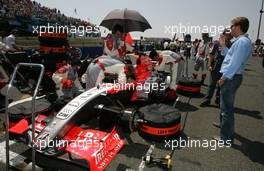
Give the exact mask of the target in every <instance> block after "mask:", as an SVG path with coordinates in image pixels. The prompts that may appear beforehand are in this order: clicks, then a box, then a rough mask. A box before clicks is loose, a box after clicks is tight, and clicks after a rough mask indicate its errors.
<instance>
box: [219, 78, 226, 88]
mask: <svg viewBox="0 0 264 171" xmlns="http://www.w3.org/2000/svg"><path fill="white" fill-rule="evenodd" d="M224 83H225V80H224V79H223V78H220V80H218V84H219V86H220V87H221V86H223V85H224Z"/></svg>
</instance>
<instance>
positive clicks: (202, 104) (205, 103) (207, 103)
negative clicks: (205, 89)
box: [200, 99, 211, 107]
mask: <svg viewBox="0 0 264 171" xmlns="http://www.w3.org/2000/svg"><path fill="white" fill-rule="evenodd" d="M210 103H211V102H210V100H208V99H206V100H204V101H203V102H202V103H201V104H200V107H206V106H209V105H210Z"/></svg>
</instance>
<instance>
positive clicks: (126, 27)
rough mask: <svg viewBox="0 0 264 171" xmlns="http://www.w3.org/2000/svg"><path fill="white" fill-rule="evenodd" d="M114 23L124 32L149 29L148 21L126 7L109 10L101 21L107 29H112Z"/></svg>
mask: <svg viewBox="0 0 264 171" xmlns="http://www.w3.org/2000/svg"><path fill="white" fill-rule="evenodd" d="M116 25H120V26H122V27H123V31H124V32H125V33H127V32H131V31H142V32H144V31H145V30H147V29H151V26H150V24H149V23H148V21H147V20H146V19H145V17H143V16H142V15H141V14H140V13H139V12H137V11H135V10H128V9H126V8H125V9H116V10H113V11H111V12H110V13H109V14H108V15H107V16H106V17H105V18H104V20H103V21H102V22H101V24H100V26H104V27H106V28H108V29H109V30H113V28H114V27H115V26H116Z"/></svg>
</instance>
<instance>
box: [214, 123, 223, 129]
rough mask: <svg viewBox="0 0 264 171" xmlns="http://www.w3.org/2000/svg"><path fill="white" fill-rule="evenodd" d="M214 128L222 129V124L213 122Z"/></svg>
mask: <svg viewBox="0 0 264 171" xmlns="http://www.w3.org/2000/svg"><path fill="white" fill-rule="evenodd" d="M213 126H215V127H216V128H220V127H221V126H220V123H217V122H213Z"/></svg>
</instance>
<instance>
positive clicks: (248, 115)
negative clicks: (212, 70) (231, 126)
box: [0, 57, 264, 171]
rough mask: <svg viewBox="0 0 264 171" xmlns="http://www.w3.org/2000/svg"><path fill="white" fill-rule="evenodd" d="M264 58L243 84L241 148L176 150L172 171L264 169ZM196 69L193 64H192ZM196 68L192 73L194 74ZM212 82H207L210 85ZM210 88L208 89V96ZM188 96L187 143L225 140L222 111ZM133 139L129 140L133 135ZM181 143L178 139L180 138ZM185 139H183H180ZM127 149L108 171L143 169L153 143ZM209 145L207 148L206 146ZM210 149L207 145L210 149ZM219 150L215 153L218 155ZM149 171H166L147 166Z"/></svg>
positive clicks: (249, 68)
mask: <svg viewBox="0 0 264 171" xmlns="http://www.w3.org/2000/svg"><path fill="white" fill-rule="evenodd" d="M261 63H262V59H261V58H258V57H252V58H251V59H250V60H249V62H248V64H247V65H246V71H245V73H244V78H243V83H242V85H241V87H240V88H239V90H238V92H237V95H236V101H235V142H234V143H235V144H234V145H233V146H232V147H231V148H228V147H221V148H220V147H217V148H216V149H215V146H214V145H212V146H209V147H203V146H200V147H182V148H180V147H179V148H176V150H175V152H174V155H173V168H172V170H264V88H263V85H264V68H262V66H261ZM190 66H192V62H190ZM191 68H192V67H190V72H189V73H191V72H192V69H191ZM207 83H208V79H207V80H206V84H207ZM206 91H207V87H206V86H203V87H202V93H203V94H205V93H206ZM187 101H188V99H187V98H185V97H182V98H181V102H180V103H178V104H177V107H178V108H179V110H180V111H181V113H182V128H183V127H184V129H183V133H182V136H181V137H182V139H189V140H200V142H205V141H208V142H210V140H211V139H212V136H214V135H219V129H218V128H216V127H214V126H212V122H214V121H218V120H219V109H218V108H217V106H216V105H215V104H214V99H213V100H212V105H211V106H210V107H205V108H202V107H200V106H199V104H200V103H201V101H202V98H192V99H191V101H190V103H189V104H187V103H186V102H187ZM127 137H128V136H127ZM175 140H177V139H175ZM178 140H179V139H178ZM126 143H127V145H126V146H125V147H124V148H123V149H122V150H121V151H120V153H119V154H118V155H117V156H116V157H115V159H114V160H113V161H112V162H111V163H110V165H109V166H108V167H107V169H106V170H107V171H113V170H118V171H119V170H120V171H122V170H126V169H127V168H130V169H135V170H137V168H138V166H139V164H140V162H141V157H142V156H143V155H144V154H145V153H146V152H147V150H148V148H149V145H150V144H151V142H147V141H145V140H144V139H142V138H141V137H139V136H138V134H137V133H132V134H131V135H130V138H127V139H126ZM165 145H166V143H165V142H163V143H160V144H158V145H157V146H158V147H156V148H155V150H154V154H155V157H162V156H165V155H166V154H168V153H170V150H169V148H168V145H167V148H165ZM203 145H204V144H203ZM204 146H205V145H204ZM214 149H215V150H214ZM24 150H25V147H24V146H23V145H21V144H18V143H14V142H13V144H12V145H11V151H12V154H11V156H12V155H15V154H19V153H21V152H22V151H24ZM4 168H5V148H4V138H3V136H1V138H0V170H4ZM145 170H146V171H148V170H149V171H154V170H157V171H158V170H162V169H160V168H157V167H146V168H145Z"/></svg>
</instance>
